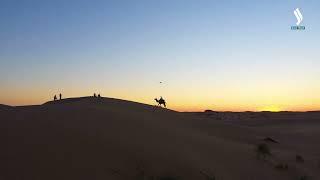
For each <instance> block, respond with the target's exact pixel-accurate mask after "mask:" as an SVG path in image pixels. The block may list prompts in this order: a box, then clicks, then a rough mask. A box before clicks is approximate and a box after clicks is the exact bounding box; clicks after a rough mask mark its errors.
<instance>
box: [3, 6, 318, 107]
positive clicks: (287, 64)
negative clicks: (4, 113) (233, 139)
mask: <svg viewBox="0 0 320 180" xmlns="http://www.w3.org/2000/svg"><path fill="white" fill-rule="evenodd" d="M297 7H298V8H300V10H301V12H302V14H303V16H304V21H303V22H302V24H301V25H303V26H305V27H306V30H305V31H293V30H291V29H290V28H291V26H293V25H295V23H296V18H295V16H294V14H293V10H294V9H295V8H297ZM319 8H320V2H319V1H318V0H308V1H305V0H304V1H297V0H287V1H278V0H273V1H258V0H257V1H248V0H237V1H236V0H235V1H214V0H207V1H205V0H200V1H198V0H193V1H189V0H161V1H156V0H145V1H139V0H135V1H133V0H132V1H131V0H130V1H122V0H114V1H107V0H101V1H89V0H87V1H83V0H51V1H47V0H28V1H24V0H1V1H0V26H1V29H0V103H1V104H9V105H26V104H41V103H43V102H45V101H48V100H51V99H52V97H53V95H54V94H58V93H59V92H62V93H63V95H64V96H67V97H76V96H87V95H92V94H93V92H97V93H101V95H102V96H107V97H115V98H121V99H128V100H133V101H138V102H144V103H148V104H154V102H153V99H154V98H155V97H159V96H160V95H162V96H163V97H164V98H165V99H166V100H167V103H168V106H169V108H171V109H175V110H180V111H198V110H204V109H213V110H232V111H245V110H252V111H260V110H299V111H304V110H316V109H320V9H319ZM160 81H162V82H163V83H162V84H160V83H159V82H160Z"/></svg>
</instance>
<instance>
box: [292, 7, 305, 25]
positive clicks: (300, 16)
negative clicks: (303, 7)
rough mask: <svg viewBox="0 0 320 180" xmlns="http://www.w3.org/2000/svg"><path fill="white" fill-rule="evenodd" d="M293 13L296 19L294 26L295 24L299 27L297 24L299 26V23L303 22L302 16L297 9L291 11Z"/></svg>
mask: <svg viewBox="0 0 320 180" xmlns="http://www.w3.org/2000/svg"><path fill="white" fill-rule="evenodd" d="M293 13H294V15H295V16H296V18H297V23H296V24H297V26H299V24H300V23H301V22H302V20H303V16H302V14H301V12H300V10H299V8H297V9H295V10H294V11H293Z"/></svg>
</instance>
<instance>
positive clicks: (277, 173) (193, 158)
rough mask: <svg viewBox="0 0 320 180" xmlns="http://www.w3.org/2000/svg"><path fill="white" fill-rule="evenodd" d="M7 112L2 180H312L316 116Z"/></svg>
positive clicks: (135, 109) (130, 107)
mask: <svg viewBox="0 0 320 180" xmlns="http://www.w3.org/2000/svg"><path fill="white" fill-rule="evenodd" d="M4 107H6V106H4ZM0 108H1V109H6V108H3V107H2V105H1V106H0ZM12 109H13V110H2V111H0V127H1V131H0V141H1V142H2V144H1V147H2V148H0V158H1V161H0V168H1V170H0V171H1V172H0V179H4V180H11V179H12V180H13V179H24V180H29V179H30V180H35V179H45V180H51V179H52V180H54V179H55V180H56V179H59V180H61V179H66V180H67V179H68V180H70V179H77V180H82V179H83V180H88V179H103V180H106V179H108V180H109V179H111V180H112V179H119V180H120V179H121V180H122V179H134V180H135V179H148V180H149V179H152V177H153V178H154V179H165V178H167V179H169V178H171V179H183V180H184V179H186V180H188V179H190V180H191V179H195V180H202V179H203V180H206V179H208V178H209V176H210V177H213V176H215V177H216V179H217V180H251V179H252V180H255V179H259V180H270V179H272V180H293V179H299V177H302V176H305V175H306V176H310V177H312V178H313V179H320V144H319V139H320V113H314V112H313V113H279V114H277V113H267V112H265V113H252V112H247V113H227V112H225V113H221V112H209V111H208V112H207V113H179V112H176V111H172V110H169V109H164V108H160V107H155V106H151V105H147V104H141V103H136V102H131V101H125V100H119V99H112V98H93V97H82V98H70V99H63V100H61V101H60V100H58V101H51V102H47V103H45V104H43V105H39V106H24V107H14V108H12ZM265 139H268V140H270V139H271V140H270V141H265ZM273 140H275V141H276V142H277V143H273V142H272V141H273ZM261 143H266V144H268V147H269V148H270V151H271V154H272V156H270V157H268V158H266V159H265V160H261V159H258V158H257V154H256V151H255V149H256V147H257V144H261ZM297 154H298V155H299V156H302V157H303V160H304V161H303V162H302V161H301V159H300V157H299V162H297V160H296V155H297ZM281 164H286V165H288V168H287V169H285V168H281V167H282V166H280V165H281ZM279 167H280V168H279Z"/></svg>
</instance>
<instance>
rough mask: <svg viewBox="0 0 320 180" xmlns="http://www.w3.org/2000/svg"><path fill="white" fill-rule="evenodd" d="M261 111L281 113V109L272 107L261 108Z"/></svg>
mask: <svg viewBox="0 0 320 180" xmlns="http://www.w3.org/2000/svg"><path fill="white" fill-rule="evenodd" d="M260 111H270V112H280V111H281V108H280V107H279V106H275V105H272V106H266V107H264V108H261V109H260Z"/></svg>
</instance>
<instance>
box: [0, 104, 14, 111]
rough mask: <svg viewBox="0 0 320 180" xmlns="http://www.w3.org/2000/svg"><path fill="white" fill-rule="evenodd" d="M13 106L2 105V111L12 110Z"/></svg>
mask: <svg viewBox="0 0 320 180" xmlns="http://www.w3.org/2000/svg"><path fill="white" fill-rule="evenodd" d="M11 108H12V107H11V106H8V105H4V104H0V110H6V109H11Z"/></svg>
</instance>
